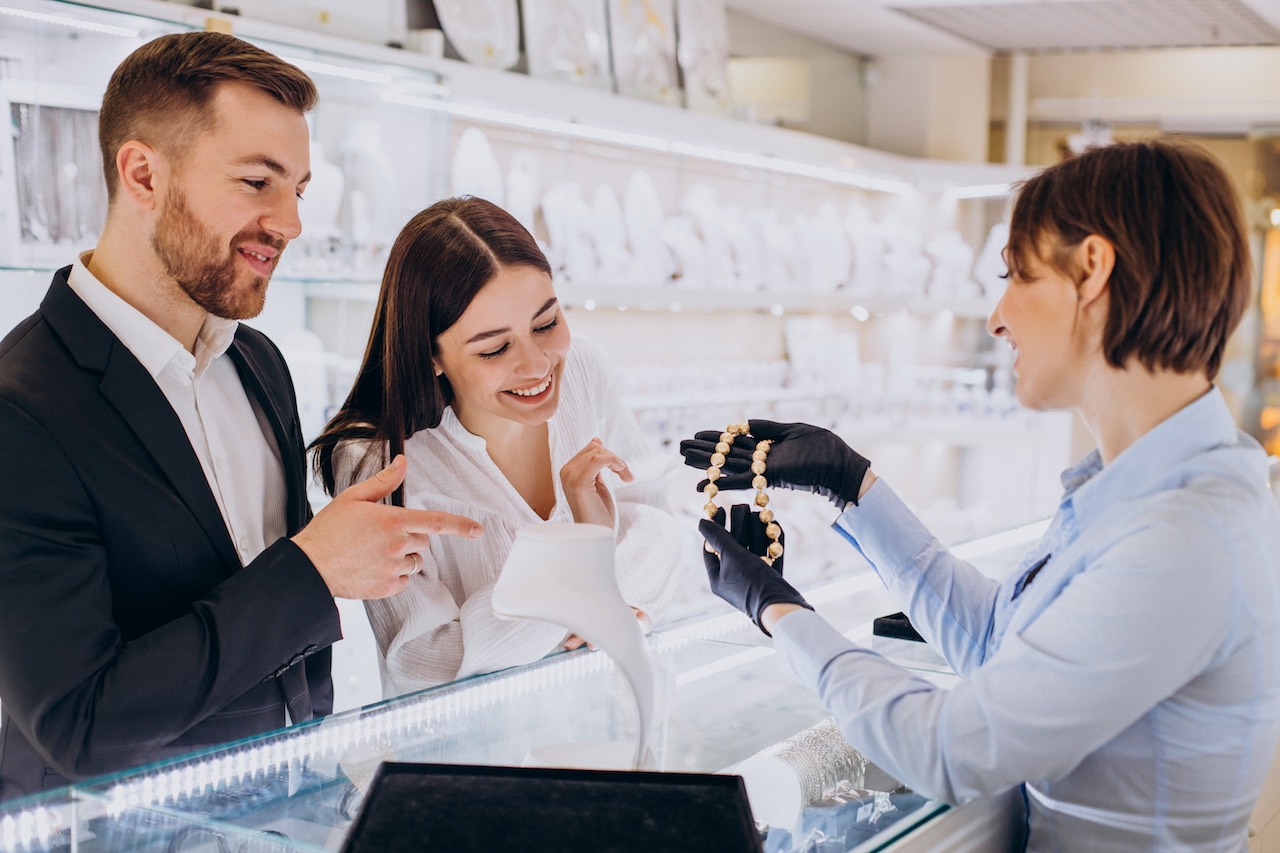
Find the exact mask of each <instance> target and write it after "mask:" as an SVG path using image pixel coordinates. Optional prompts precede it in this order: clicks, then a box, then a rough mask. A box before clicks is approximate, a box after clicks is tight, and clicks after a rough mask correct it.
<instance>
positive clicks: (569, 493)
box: [560, 438, 635, 527]
mask: <svg viewBox="0 0 1280 853" xmlns="http://www.w3.org/2000/svg"><path fill="white" fill-rule="evenodd" d="M606 468H607V469H609V470H610V471H612V472H614V473H615V474H617V475H618V476H619V477H620V478H622V481H623V482H624V483H630V482H631V481H632V480H634V479H635V475H634V474H632V473H631V469H630V468H628V467H627V463H626V462H624V461H623V459H622V457H620V456H618V455H617V454H615V453H613V452H612V451H610V450H609V449H608V448H606V447H605V446H604V442H603V441H601V440H600V439H598V438H593V439H591V441H589V442H587V446H586V447H584V448H582V449H581V450H579V451H578V453H577V455H576V456H574V457H573V458H572V459H570V460H569V461H568V462H566V463H565V464H564V467H563V468H561V469H560V483H561V485H563V486H564V495H565V498H566V499H567V500H568V501H569V509H570V510H571V511H572V512H573V520H574V521H582V522H586V523H589V524H603V525H604V526H605V527H613V514H614V505H613V495H612V494H610V492H609V487H608V486H606V485H605V482H604V477H603V473H604V470H605V469H606Z"/></svg>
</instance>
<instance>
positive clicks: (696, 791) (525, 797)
mask: <svg viewBox="0 0 1280 853" xmlns="http://www.w3.org/2000/svg"><path fill="white" fill-rule="evenodd" d="M410 850H412V851H415V853H416V851H421V850H450V851H470V850H485V851H490V850H557V851H578V850H580V851H592V853H596V851H602V853H603V851H619V853H621V851H642V850H643V851H650V853H652V851H677V850H679V851H686V850H697V851H701V853H719V851H725V853H728V851H734V853H738V851H759V850H761V844H760V835H759V833H758V832H757V830H756V827H755V822H754V821H753V820H752V817H751V807H750V805H749V804H748V802H747V791H746V787H745V786H744V784H743V782H742V777H740V776H721V775H712V774H700V773H653V772H643V771H637V772H627V771H611V770H610V771H606V770H558V769H545V768H534V767H480V766H470V765H455V764H418V763H397V762H387V763H384V764H383V765H381V767H379V768H378V771H377V773H376V774H375V775H374V777H373V781H372V782H371V783H370V785H369V793H368V795H367V796H366V797H365V800H364V803H363V805H362V806H361V808H360V814H359V816H358V817H357V818H356V821H355V823H354V824H353V825H352V827H351V831H350V833H348V835H347V839H346V841H345V843H344V844H343V846H342V853H375V851H376V853H400V851H410Z"/></svg>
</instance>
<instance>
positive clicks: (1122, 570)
mask: <svg viewBox="0 0 1280 853" xmlns="http://www.w3.org/2000/svg"><path fill="white" fill-rule="evenodd" d="M1063 484H1064V486H1065V494H1064V496H1063V498H1062V503H1061V506H1060V508H1059V510H1058V513H1057V514H1056V515H1055V517H1054V519H1053V522H1052V524H1051V525H1050V527H1049V529H1048V530H1047V531H1046V533H1045V535H1044V538H1043V539H1042V540H1041V542H1040V544H1039V545H1038V546H1037V547H1036V548H1034V549H1033V550H1032V551H1031V552H1029V553H1028V554H1027V556H1026V557H1025V559H1024V560H1023V561H1022V563H1021V564H1020V566H1019V568H1018V570H1017V571H1015V572H1014V573H1013V574H1012V575H1011V576H1010V577H1009V578H1007V579H1006V580H1005V581H1003V582H996V581H994V580H991V579H989V578H986V577H985V576H983V575H982V574H980V573H979V572H978V571H977V570H976V569H975V568H974V567H973V566H971V565H969V564H968V563H965V562H963V561H961V560H958V559H956V558H955V557H953V556H952V555H951V553H950V552H949V551H947V550H946V549H945V548H943V547H942V546H941V545H940V544H939V543H938V541H937V540H936V539H934V538H933V537H932V536H930V534H929V533H928V531H927V530H925V528H924V527H923V526H922V525H921V524H920V522H919V521H918V520H917V519H916V517H915V516H914V515H913V514H912V513H911V512H910V510H908V509H907V508H906V506H905V505H904V504H903V503H902V501H901V500H899V499H898V497H897V496H896V495H895V494H894V493H893V491H892V490H891V489H890V488H889V487H888V485H887V484H885V483H884V482H883V481H877V482H876V483H875V484H874V485H873V486H872V487H871V488H870V489H868V491H867V493H866V495H865V496H864V497H863V499H862V501H861V503H860V505H859V506H853V505H850V506H849V507H848V508H847V509H846V510H845V512H844V513H843V514H842V515H841V516H840V518H839V519H838V520H837V522H836V526H837V529H838V530H839V531H840V532H841V533H843V534H844V535H845V536H846V538H848V539H849V541H851V542H852V543H853V544H854V545H855V546H856V547H857V548H859V549H860V550H861V551H862V553H863V554H865V555H866V556H867V558H868V559H869V560H870V561H871V563H872V564H873V565H874V567H875V569H876V571H877V572H878V573H879V575H880V578H881V579H882V580H883V581H884V583H885V586H886V587H887V588H888V590H889V592H890V593H891V594H892V595H893V596H894V598H895V599H896V600H897V602H898V603H899V604H900V605H901V606H902V607H903V609H904V610H905V611H906V612H907V615H908V616H909V617H910V618H911V621H912V623H913V624H914V625H915V626H916V628H917V629H918V630H919V631H920V633H921V634H922V635H923V636H924V637H925V638H926V639H928V640H929V642H930V643H931V644H932V645H933V646H934V647H935V648H936V649H938V651H940V652H941V653H942V655H943V656H944V657H945V658H946V660H947V662H948V663H950V664H951V666H952V667H953V668H954V669H955V670H956V672H957V673H959V674H960V675H961V676H963V677H964V678H963V681H962V682H961V683H960V684H959V685H957V686H956V687H954V688H952V689H951V690H944V689H939V688H936V687H934V686H933V685H932V684H930V683H929V682H928V681H925V680H924V679H922V678H919V677H917V676H915V675H913V674H911V673H910V672H908V671H907V670H904V669H902V668H901V667H898V666H896V665H894V664H892V663H890V662H888V661H886V660H885V659H884V658H882V657H880V656H879V655H877V654H875V653H874V652H872V651H870V650H868V649H865V648H861V647H858V646H855V645H853V644H851V643H850V642H849V641H848V640H847V639H845V638H844V637H843V636H842V635H841V634H840V633H839V632H837V631H836V630H835V629H834V628H832V627H831V626H830V625H828V624H827V623H826V621H825V620H823V619H822V618H821V617H820V616H818V615H817V614H815V613H812V612H811V611H807V610H806V611H797V612H794V613H790V614H788V615H787V616H785V617H783V618H782V619H781V620H779V621H778V623H777V625H776V626H775V627H774V637H775V638H776V642H777V647H778V649H779V650H780V652H781V653H782V655H783V658H784V660H785V661H786V662H787V664H788V666H789V667H790V668H791V670H792V672H793V673H794V674H795V675H796V677H797V678H798V679H799V680H800V681H801V683H803V684H806V685H808V686H811V687H813V688H814V689H815V690H817V691H818V693H819V694H820V695H821V697H822V699H823V701H824V702H825V703H826V704H827V707H828V708H829V709H830V710H831V712H832V713H833V714H834V715H835V718H836V720H837V722H838V723H839V725H840V728H841V730H842V731H843V732H844V734H845V736H846V737H847V738H848V739H849V741H850V742H851V743H852V744H854V746H856V747H857V748H858V749H860V750H862V751H863V752H864V753H865V754H866V755H867V756H868V757H869V758H871V759H872V760H873V761H875V762H876V763H877V764H880V765H881V766H882V767H884V768H885V770H887V771H888V772H889V773H891V774H893V775H895V776H896V777H897V778H898V779H900V780H902V781H903V782H905V783H907V784H908V785H910V786H912V787H913V788H915V789H916V790H918V791H920V792H921V793H924V794H926V795H927V796H930V797H935V798H938V799H941V800H944V801H946V802H949V803H962V802H965V801H968V800H972V799H974V798H976V797H981V796H984V795H988V794H995V793H999V792H1001V791H1005V790H1008V789H1009V788H1011V787H1014V786H1016V785H1019V784H1022V783H1025V785H1023V790H1024V792H1025V800H1026V802H1027V808H1028V813H1029V828H1030V836H1029V841H1028V848H1029V849H1031V850H1036V851H1040V850H1044V851H1049V850H1052V851H1073V850H1078V851H1089V853H1097V852H1098V851H1133V850H1197V851H1224V850H1239V851H1243V850H1244V849H1245V844H1246V841H1245V827H1246V824H1247V821H1248V818H1249V814H1250V812H1251V810H1252V808H1253V805H1254V801H1255V800H1256V799H1257V797H1258V795H1259V793H1260V791H1261V788H1262V783H1263V781H1264V780H1265V778H1266V775H1267V770H1268V767H1269V765H1270V763H1271V757H1272V755H1273V754H1274V753H1275V749H1276V742H1277V738H1278V737H1280V507H1278V506H1277V503H1276V500H1275V499H1274V497H1273V496H1272V495H1271V493H1270V491H1269V490H1268V488H1267V482H1266V456H1265V454H1264V453H1263V451H1262V449H1261V448H1260V447H1259V446H1258V444H1257V442H1255V441H1254V440H1253V439H1252V438H1250V437H1249V436H1247V435H1245V434H1244V433H1242V432H1239V431H1238V430H1237V429H1236V427H1235V425H1234V423H1233V421H1232V418H1231V414H1230V412H1229V411H1228V410H1227V407H1226V404H1225V403H1224V402H1223V400H1222V395H1221V394H1220V393H1219V392H1218V390H1217V389H1216V388H1215V389H1213V390H1211V391H1210V392H1208V393H1207V394H1205V395H1204V396H1203V397H1202V398H1200V399H1199V400H1197V401H1195V402H1194V403H1192V404H1190V405H1188V406H1187V407H1185V408H1184V409H1183V410H1181V411H1180V412H1178V413H1176V414H1175V415H1173V416H1172V417H1170V418H1168V419H1167V420H1166V421H1164V422H1163V423H1161V424H1160V425H1158V426H1157V427H1155V428H1154V429H1152V430H1151V431H1150V432H1148V433H1147V434H1146V435H1144V436H1142V437H1141V438H1140V439H1139V440H1138V441H1136V442H1135V443H1134V444H1133V445H1132V446H1130V447H1129V448H1128V449H1126V450H1125V451H1124V452H1123V453H1121V454H1120V455H1119V456H1118V457H1117V458H1116V459H1114V460H1112V462H1111V463H1110V464H1108V465H1106V466H1105V467H1103V465H1102V463H1101V459H1100V457H1099V456H1098V455H1097V453H1096V452H1095V453H1093V454H1091V455H1090V456H1088V457H1086V458H1085V459H1084V460H1083V461H1082V462H1081V463H1079V464H1077V465H1076V466H1074V467H1073V468H1071V469H1068V470H1067V472H1065V473H1064V475H1063ZM1037 566H1040V567H1041V568H1039V571H1038V572H1037V573H1036V574H1035V575H1034V577H1032V572H1033V571H1034V570H1035V569H1036V568H1037ZM1029 578H1030V580H1029Z"/></svg>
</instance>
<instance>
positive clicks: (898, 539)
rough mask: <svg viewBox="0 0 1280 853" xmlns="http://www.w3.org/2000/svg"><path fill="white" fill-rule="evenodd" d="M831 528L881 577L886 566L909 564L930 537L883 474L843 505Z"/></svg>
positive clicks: (930, 534) (893, 568)
mask: <svg viewBox="0 0 1280 853" xmlns="http://www.w3.org/2000/svg"><path fill="white" fill-rule="evenodd" d="M832 528H833V529H834V530H835V531H836V532H837V533H839V534H840V535H841V536H843V537H844V538H845V539H846V540H848V541H849V542H850V543H851V544H852V545H853V546H854V547H855V548H857V549H858V550H859V551H860V552H861V553H862V556H864V557H866V558H867V559H868V560H869V561H870V562H871V564H872V565H873V566H874V567H875V568H876V571H877V572H878V573H879V574H880V575H881V577H884V574H885V572H886V570H887V571H890V572H896V571H897V569H898V567H899V566H902V567H909V566H910V565H911V562H912V560H913V559H914V558H915V556H916V555H917V554H919V553H920V552H922V551H924V550H925V549H926V548H927V547H928V546H929V543H930V542H932V541H933V534H932V533H930V532H929V530H928V528H926V527H925V526H924V525H923V524H921V523H920V519H918V518H916V514H915V513H914V512H912V511H911V509H910V507H908V506H907V505H906V504H905V503H903V501H902V498H900V497H898V493H897V492H895V491H894V490H893V489H891V488H890V487H889V486H888V484H886V483H885V482H884V478H878V479H877V480H876V481H875V482H874V483H872V484H871V488H869V489H867V493H866V494H865V495H863V496H862V499H861V501H860V502H859V503H858V504H857V505H856V506H855V505H854V504H849V505H848V506H847V507H845V510H844V512H842V513H841V514H840V517H839V518H837V519H836V520H835V523H834V524H832Z"/></svg>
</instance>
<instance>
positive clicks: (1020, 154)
mask: <svg viewBox="0 0 1280 853" xmlns="http://www.w3.org/2000/svg"><path fill="white" fill-rule="evenodd" d="M1030 65H1031V63H1030V60H1029V59H1028V57H1027V55H1026V54H1025V53H1021V52H1019V53H1014V54H1013V55H1012V56H1010V57H1009V110H1008V113H1007V116H1006V118H1005V125H1004V161H1005V162H1006V163H1008V164H1010V165H1013V166H1022V165H1024V164H1025V163H1026V162H1027V109H1028V104H1027V90H1028V77H1029V76H1030Z"/></svg>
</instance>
